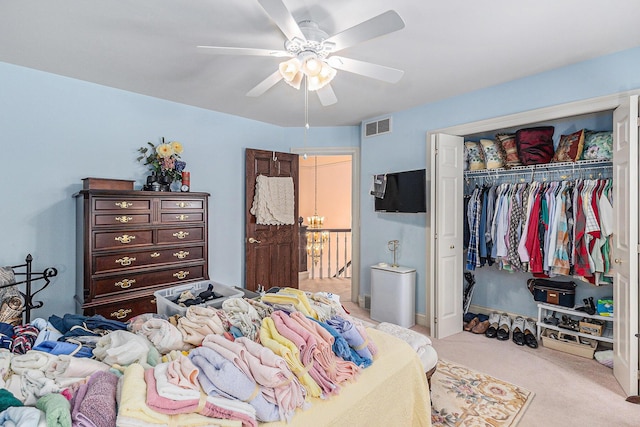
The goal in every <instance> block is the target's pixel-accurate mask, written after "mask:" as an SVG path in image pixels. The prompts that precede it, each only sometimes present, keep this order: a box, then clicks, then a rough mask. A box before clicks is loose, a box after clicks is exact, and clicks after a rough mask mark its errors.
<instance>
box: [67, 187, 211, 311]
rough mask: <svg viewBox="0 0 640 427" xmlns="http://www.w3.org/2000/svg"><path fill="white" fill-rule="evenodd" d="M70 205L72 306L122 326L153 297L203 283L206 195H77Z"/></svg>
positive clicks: (146, 308)
mask: <svg viewBox="0 0 640 427" xmlns="http://www.w3.org/2000/svg"><path fill="white" fill-rule="evenodd" d="M74 197H75V198H76V221H77V235H76V246H77V262H76V269H77V271H76V296H75V299H76V304H77V308H78V312H82V313H83V314H84V315H88V316H91V315H94V314H100V315H102V316H104V317H106V318H107V319H115V320H120V321H126V320H127V319H129V318H131V317H133V316H135V315H138V314H142V313H155V312H156V306H155V300H154V295H153V292H154V291H156V290H158V289H162V288H167V287H171V286H175V285H176V284H180V283H184V282H190V281H197V280H207V279H208V278H209V277H208V272H207V263H208V248H207V236H208V234H207V209H208V197H209V194H208V193H191V192H190V193H175V192H173V193H172V192H158V193H154V192H147V191H114V190H82V191H80V192H78V193H77V194H75V195H74Z"/></svg>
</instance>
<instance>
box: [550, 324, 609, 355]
mask: <svg viewBox="0 0 640 427" xmlns="http://www.w3.org/2000/svg"><path fill="white" fill-rule="evenodd" d="M551 333H553V334H556V336H558V337H559V338H562V335H563V334H564V335H565V336H566V335H571V334H565V333H563V332H557V331H554V330H552V329H545V330H544V332H543V333H542V345H543V346H544V347H547V348H552V349H554V350H559V351H563V352H565V353H569V354H575V355H576V356H580V357H586V358H587V359H593V353H595V351H596V347H598V341H596V340H593V339H589V338H582V340H588V341H589V345H586V344H580V343H579V342H578V341H577V340H579V339H580V337H578V336H576V335H572V336H574V337H575V338H576V342H575V343H574V342H569V341H566V340H563V339H554V338H551V337H549V334H551Z"/></svg>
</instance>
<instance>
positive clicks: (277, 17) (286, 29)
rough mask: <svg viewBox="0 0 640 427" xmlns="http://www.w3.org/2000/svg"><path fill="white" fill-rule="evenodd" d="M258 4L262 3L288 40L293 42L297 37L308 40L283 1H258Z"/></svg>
mask: <svg viewBox="0 0 640 427" xmlns="http://www.w3.org/2000/svg"><path fill="white" fill-rule="evenodd" d="M258 3H260V5H261V6H262V7H263V9H264V10H265V11H266V12H267V14H268V15H269V16H270V17H271V19H273V21H274V22H275V23H276V25H277V26H278V28H280V31H282V33H283V34H284V35H285V36H286V37H287V39H288V40H293V39H294V38H295V37H297V38H299V39H302V40H307V38H306V37H305V36H304V34H302V31H301V30H300V27H299V26H298V23H297V22H296V20H295V19H294V18H293V15H291V12H289V9H287V6H285V5H284V3H283V2H282V0H258Z"/></svg>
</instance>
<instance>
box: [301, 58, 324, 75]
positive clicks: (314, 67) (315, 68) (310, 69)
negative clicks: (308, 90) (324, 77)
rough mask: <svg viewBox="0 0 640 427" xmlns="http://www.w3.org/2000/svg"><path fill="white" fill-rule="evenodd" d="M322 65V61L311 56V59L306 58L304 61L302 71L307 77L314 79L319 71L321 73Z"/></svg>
mask: <svg viewBox="0 0 640 427" xmlns="http://www.w3.org/2000/svg"><path fill="white" fill-rule="evenodd" d="M323 64H324V62H323V61H321V60H319V59H318V58H315V57H313V56H312V57H311V58H308V59H307V60H306V61H304V64H303V66H302V70H303V71H304V73H305V74H306V75H307V76H309V77H314V76H317V75H318V74H320V71H322V65H323Z"/></svg>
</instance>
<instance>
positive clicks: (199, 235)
mask: <svg viewBox="0 0 640 427" xmlns="http://www.w3.org/2000/svg"><path fill="white" fill-rule="evenodd" d="M203 240H204V226H202V227H179V228H166V229H160V230H158V244H160V245H162V244H176V243H180V242H202V241H203Z"/></svg>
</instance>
